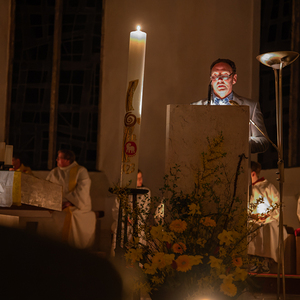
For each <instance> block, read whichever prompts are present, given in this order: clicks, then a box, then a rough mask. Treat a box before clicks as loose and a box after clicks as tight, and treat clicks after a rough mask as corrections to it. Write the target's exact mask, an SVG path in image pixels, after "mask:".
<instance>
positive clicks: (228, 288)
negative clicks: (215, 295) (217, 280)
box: [220, 283, 237, 297]
mask: <svg viewBox="0 0 300 300" xmlns="http://www.w3.org/2000/svg"><path fill="white" fill-rule="evenodd" d="M220 290H221V292H223V293H224V294H225V295H228V296H230V297H233V296H235V295H236V293H237V287H236V286H235V285H234V284H233V283H227V284H225V283H222V284H221V286H220Z"/></svg>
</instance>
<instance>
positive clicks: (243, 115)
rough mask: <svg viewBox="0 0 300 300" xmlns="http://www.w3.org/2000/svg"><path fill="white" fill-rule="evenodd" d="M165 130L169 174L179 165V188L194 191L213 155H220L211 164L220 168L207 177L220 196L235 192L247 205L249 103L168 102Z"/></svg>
mask: <svg viewBox="0 0 300 300" xmlns="http://www.w3.org/2000/svg"><path fill="white" fill-rule="evenodd" d="M166 131H167V132H166V174H169V172H170V168H173V167H174V166H175V165H177V166H178V168H179V169H180V172H179V174H178V177H179V179H178V181H177V185H178V187H177V189H179V190H181V191H182V192H183V193H191V191H192V190H193V189H194V187H195V184H197V180H199V174H200V173H201V172H202V173H201V174H203V168H206V169H207V166H208V165H209V164H210V163H211V162H212V161H213V160H211V157H210V156H214V155H215V157H216V156H218V155H219V158H218V159H216V160H215V165H210V168H211V169H212V170H215V169H213V168H216V167H218V171H217V172H216V173H215V174H214V175H213V176H212V177H211V178H209V177H207V178H209V179H208V180H210V181H214V183H213V184H214V187H215V188H216V190H217V193H219V194H220V195H221V198H222V195H224V194H226V193H227V194H231V195H233V194H234V196H235V197H239V198H240V199H242V203H245V206H244V205H242V206H243V207H244V208H245V207H246V205H247V199H248V190H249V181H250V174H249V171H248V166H249V150H250V149H249V148H250V147H249V107H248V106H231V105H229V106H215V105H209V106H207V105H199V106H196V105H185V104H179V105H178V104H171V105H168V106H167V128H166ZM218 141H222V142H221V143H218ZM214 147H216V149H214ZM217 152H218V153H219V154H218V153H217ZM210 160H211V161H210ZM217 165H218V166H217ZM219 179H220V180H219ZM218 180H219V181H218ZM208 209H209V210H213V207H210V208H208Z"/></svg>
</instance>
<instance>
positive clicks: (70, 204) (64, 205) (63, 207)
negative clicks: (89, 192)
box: [62, 201, 74, 210]
mask: <svg viewBox="0 0 300 300" xmlns="http://www.w3.org/2000/svg"><path fill="white" fill-rule="evenodd" d="M69 206H74V205H73V204H72V203H71V202H70V201H67V202H63V204H62V209H63V210H64V209H65V208H67V207H69Z"/></svg>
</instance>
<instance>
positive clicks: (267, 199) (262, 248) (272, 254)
mask: <svg viewBox="0 0 300 300" xmlns="http://www.w3.org/2000/svg"><path fill="white" fill-rule="evenodd" d="M260 171H261V165H260V163H258V162H254V161H252V162H251V179H252V196H251V198H250V203H252V204H257V200H258V199H259V198H262V199H263V202H262V203H259V204H258V205H257V207H256V209H255V210H254V211H253V218H254V220H256V222H257V224H258V225H262V227H261V228H259V229H258V230H257V231H256V232H255V235H256V236H255V238H253V239H252V240H251V241H250V243H249V245H248V254H250V255H255V256H259V257H262V258H264V260H263V268H262V271H263V272H267V271H269V265H270V263H272V262H273V261H275V262H276V263H277V262H278V259H279V251H278V242H279V208H276V209H274V210H273V211H270V212H268V209H269V210H270V209H271V208H272V206H273V207H274V205H276V204H278V205H279V201H280V198H279V193H278V191H277V189H276V188H275V186H274V185H273V184H272V183H270V182H268V180H266V179H264V178H263V177H262V178H259V174H260ZM262 214H263V215H262ZM286 238H287V232H286V229H285V228H283V239H284V240H285V239H286ZM254 269H255V268H253V269H252V270H250V271H257V270H254ZM256 269H257V268H256Z"/></svg>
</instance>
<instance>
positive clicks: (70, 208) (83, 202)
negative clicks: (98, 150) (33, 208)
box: [38, 150, 96, 248]
mask: <svg viewBox="0 0 300 300" xmlns="http://www.w3.org/2000/svg"><path fill="white" fill-rule="evenodd" d="M56 161H57V167H56V168H54V169H53V170H52V171H51V172H50V173H49V175H48V176H47V178H46V180H49V181H50V182H53V183H57V184H59V185H61V186H62V189H63V203H62V211H61V212H57V211H55V212H53V213H52V218H50V220H45V221H44V222H41V223H39V228H38V231H39V232H40V233H41V234H44V235H48V236H50V237H53V238H55V239H58V240H62V241H65V242H67V243H68V244H69V245H71V246H74V247H77V248H88V247H90V246H92V245H93V242H94V238H95V229H96V215H95V213H94V212H93V211H92V202H91V197H90V187H91V179H90V177H89V174H88V171H87V169H86V168H85V167H83V166H80V165H78V163H77V162H76V161H75V154H74V152H73V151H70V150H60V151H58V157H57V159H56Z"/></svg>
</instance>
